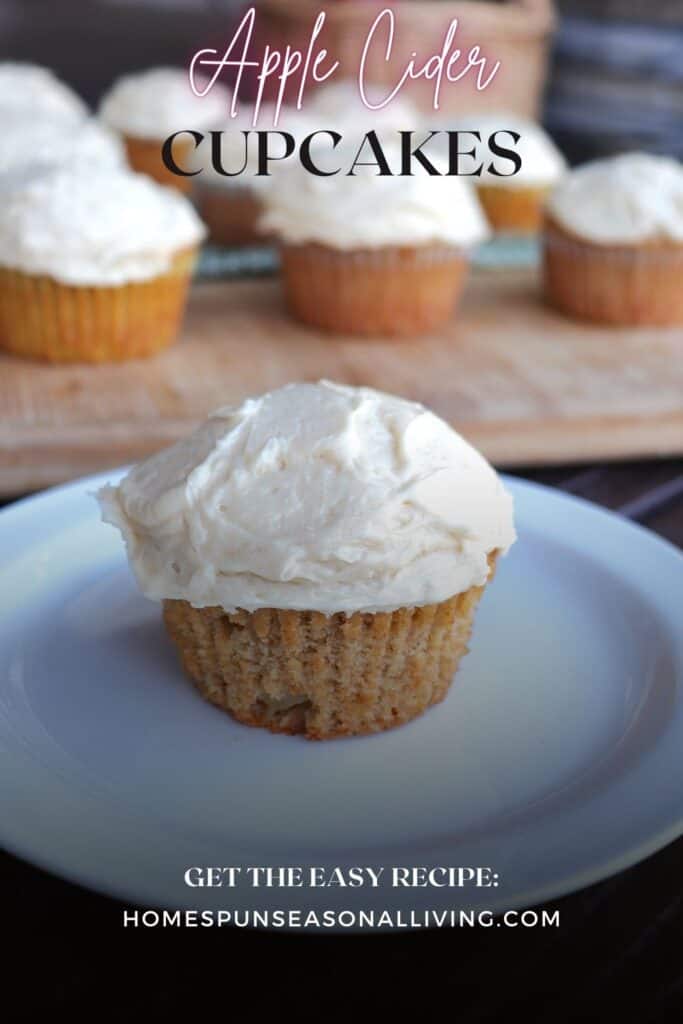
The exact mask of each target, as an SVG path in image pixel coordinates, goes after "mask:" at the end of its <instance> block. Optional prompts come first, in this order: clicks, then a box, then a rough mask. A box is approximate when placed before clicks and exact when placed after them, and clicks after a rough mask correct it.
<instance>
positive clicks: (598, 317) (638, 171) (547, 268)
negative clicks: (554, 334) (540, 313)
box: [543, 153, 683, 325]
mask: <svg viewBox="0 0 683 1024" xmlns="http://www.w3.org/2000/svg"><path fill="white" fill-rule="evenodd" d="M543 271H544V288H545V293H546V296H547V298H548V300H549V301H550V302H551V303H552V304H553V305H554V306H556V307H557V308H558V309H560V310H562V311H563V312H565V313H568V314H569V315H571V316H575V317H580V318H582V319H586V320H592V321H595V322H603V323H611V324H625V325H628V324H661V325H666V324H679V323H683V286H682V282H683V165H681V164H680V163H679V162H678V161H677V160H673V159H669V158H668V157H662V156H650V155H648V154H645V153H625V154H622V155H621V156H616V157H611V158H609V159H605V160H596V161H594V162H593V163H589V164H585V165H584V166H583V167H579V168H577V169H576V170H573V171H572V172H571V174H569V176H568V177H567V178H566V179H565V180H564V181H563V182H562V184H561V185H560V186H558V188H557V189H556V190H555V191H554V192H553V193H552V195H551V197H550V199H549V202H548V210H547V216H546V223H545V237H544V261H543Z"/></svg>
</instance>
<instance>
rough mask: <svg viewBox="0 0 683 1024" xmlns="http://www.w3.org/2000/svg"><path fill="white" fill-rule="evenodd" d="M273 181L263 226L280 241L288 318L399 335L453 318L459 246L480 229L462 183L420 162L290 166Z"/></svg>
mask: <svg viewBox="0 0 683 1024" xmlns="http://www.w3.org/2000/svg"><path fill="white" fill-rule="evenodd" d="M387 152H388V150H387ZM334 158H335V159H336V160H337V162H339V159H340V157H339V154H338V152H337V151H335V154H334ZM277 186H278V187H277V188H276V189H270V190H269V191H268V192H267V193H264V197H263V198H264V203H265V207H266V212H265V215H264V217H263V220H262V222H261V225H262V227H263V229H264V230H267V231H271V232H273V234H274V235H275V237H276V238H277V239H278V240H279V241H280V244H281V256H282V275H283V282H284V289H285V297H286V301H287V305H288V307H289V310H290V312H291V313H292V315H293V316H294V317H296V318H297V319H299V320H301V321H302V322H303V323H306V324H310V325H311V326H313V327H318V328H322V329H323V330H327V331H335V332H339V333H348V334H362V335H385V336H398V335H415V334H421V333H424V332H427V331H432V330H435V329H437V328H438V327H440V326H441V325H442V324H444V323H445V322H446V321H447V320H448V319H449V318H450V317H451V316H452V314H453V310H454V308H455V305H456V302H457V300H458V297H459V295H460V292H461V289H462V286H463V283H464V279H465V273H466V270H467V262H468V257H467V251H468V249H469V247H470V246H472V245H474V244H476V243H478V242H480V241H482V240H483V239H484V238H486V236H487V230H488V229H487V226H486V220H485V218H484V215H483V213H482V211H481V209H480V207H479V203H478V202H477V198H476V195H475V194H474V191H473V190H472V189H471V188H470V186H469V185H468V184H466V183H465V182H463V181H462V180H461V179H458V178H456V177H447V176H437V177H430V176H429V175H427V174H426V173H420V171H419V169H416V172H415V173H414V174H413V175H412V176H410V177H401V176H399V175H391V176H386V177H383V176H380V175H378V173H377V168H376V167H374V166H359V167H358V168H357V169H356V172H355V174H354V175H353V176H348V175H347V174H346V173H344V172H342V173H340V174H338V175H335V176H333V177H316V176H315V175H312V174H308V173H306V172H305V171H304V170H302V169H301V168H300V167H298V166H293V167H292V168H291V169H290V170H288V171H287V172H285V171H283V172H282V173H281V174H280V175H279V176H278V182H277Z"/></svg>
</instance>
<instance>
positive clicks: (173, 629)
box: [99, 382, 515, 739]
mask: <svg viewBox="0 0 683 1024" xmlns="http://www.w3.org/2000/svg"><path fill="white" fill-rule="evenodd" d="M99 498H100V502H101V505H102V508H103V517H104V519H105V520H106V521H107V522H110V523H112V524H114V525H115V526H117V527H118V528H119V529H120V530H121V532H122V534H123V536H124V538H125V541H126V547H127V550H128V556H129V559H130V561H131V564H132V567H133V569H134V571H135V574H136V577H137V580H138V583H139V585H140V587H141V589H142V591H143V592H144V594H145V595H146V596H147V597H150V598H152V599H155V600H161V601H163V606H164V609H163V615H164V621H165V624H166V627H167V629H168V631H169V633H170V635H171V637H172V639H173V641H174V642H175V644H176V646H177V648H178V651H179V654H180V658H181V660H182V663H183V665H184V667H185V669H186V671H187V672H188V674H189V675H190V676H191V677H192V679H193V680H194V682H195V684H196V685H197V687H198V689H199V690H200V692H201V693H202V694H203V695H204V697H206V698H207V699H208V700H210V701H212V702H213V703H214V704H216V705H218V706H219V707H220V708H222V709H224V710H225V711H228V712H230V714H231V715H233V716H234V717H235V718H236V719H238V720H239V721H240V722H244V723H245V724H247V725H254V726H263V727H265V728H268V729H271V730H272V731H274V732H288V733H303V734H305V735H306V736H307V737H308V738H311V739H327V738H331V737H335V736H349V735H358V734H362V733H374V732H379V731H381V730H383V729H389V728H392V727H394V726H397V725H401V724H402V723H404V722H407V721H409V720H410V719H412V718H415V717H416V716H417V715H420V714H421V713H422V712H423V711H425V710H426V709H427V708H428V707H429V706H430V705H432V704H435V703H437V702H438V701H441V700H442V699H443V698H444V697H445V696H446V693H447V691H448V688H449V686H450V684H451V681H452V678H453V673H454V672H455V670H456V668H457V666H458V663H459V661H460V659H461V657H462V656H463V655H464V654H465V653H466V650H467V641H468V638H469V634H470V630H471V627H472V620H473V615H474V611H475V608H476V605H477V602H478V601H479V598H480V597H481V594H482V591H483V588H484V587H485V585H486V583H487V581H488V580H489V579H490V578H491V576H492V575H493V570H494V566H495V563H496V559H497V557H498V556H499V554H500V553H501V552H505V551H506V550H507V548H508V547H509V546H510V545H511V544H512V543H513V541H514V539H515V532H514V527H513V517H512V500H511V498H510V496H509V495H508V494H507V493H506V491H505V490H504V488H503V486H502V484H501V482H500V480H499V479H498V477H497V476H496V474H495V472H494V471H493V469H492V468H491V467H490V466H489V465H488V463H487V462H486V461H485V460H484V458H483V457H482V456H481V455H479V454H478V452H476V451H475V450H474V449H473V448H471V447H470V445H468V444H467V443H466V442H465V441H464V440H463V439H462V438H461V437H459V435H458V434H456V433H455V432H454V431H453V430H452V429H451V428H450V427H449V426H448V425H447V424H446V423H444V422H443V420H440V419H439V418H438V417H437V416H435V415H434V414H433V413H431V412H429V411H428V410H426V409H425V408H423V407H422V406H421V405H417V404H416V403H413V402H408V401H406V400H404V399H401V398H394V397H392V396H390V395H385V394H381V393H379V392H377V391H371V390H370V389H367V388H349V387H342V386H340V385H335V384H330V383H326V382H321V383H319V384H292V385H289V386H288V387H285V388H281V389H279V390H278V391H274V392H271V393H270V394H266V395H264V396H263V397H261V398H256V399H253V398H252V399H248V400H247V401H246V402H244V403H243V404H242V405H241V406H239V407H236V408H225V409H221V410H219V411H218V412H217V413H215V414H214V415H213V416H212V417H210V419H209V420H208V421H207V422H206V423H205V424H204V425H203V426H202V427H200V428H199V430H197V431H196V432H195V433H194V434H193V435H191V436H190V437H189V438H187V439H186V440H184V441H181V442H179V443H178V444H176V445H174V446H173V447H171V448H169V449H167V450H165V451H163V452H160V453H158V454H157V455H154V456H152V457H151V458H150V459H147V460H146V461H145V462H143V463H141V464H140V465H139V466H137V467H136V468H134V469H133V470H132V471H131V472H130V473H129V474H128V476H127V477H126V478H125V479H124V480H123V481H122V482H121V483H120V484H119V485H118V487H107V488H104V490H103V491H101V492H100V495H99Z"/></svg>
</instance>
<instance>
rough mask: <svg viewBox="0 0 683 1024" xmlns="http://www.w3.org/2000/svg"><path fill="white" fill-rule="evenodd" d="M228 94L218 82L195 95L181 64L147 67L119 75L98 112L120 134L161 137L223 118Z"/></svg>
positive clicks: (200, 127)
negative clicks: (177, 66) (165, 66)
mask: <svg viewBox="0 0 683 1024" xmlns="http://www.w3.org/2000/svg"><path fill="white" fill-rule="evenodd" d="M230 96H231V94H230V90H229V89H227V88H226V87H225V86H224V85H221V83H220V82H216V83H215V84H214V85H213V86H212V88H211V90H210V91H209V92H208V93H207V94H206V95H205V96H196V95H195V93H194V92H193V91H192V89H191V87H190V80H189V76H188V73H187V72H186V71H184V70H183V69H182V68H151V69H150V70H149V71H141V72H136V73H134V74H130V75H124V76H123V77H122V78H119V79H118V81H116V82H115V83H114V85H113V86H112V87H111V89H110V90H109V92H108V93H107V94H106V95H105V97H104V98H103V100H102V102H101V104H100V110H99V115H100V117H101V118H102V120H103V121H104V122H105V123H106V124H108V125H109V126H110V127H112V128H114V129H115V130H116V131H119V132H122V133H123V134H124V135H131V136H133V137H136V138H142V139H163V138H165V136H167V135H170V134H171V133H172V132H177V131H182V130H183V129H186V128H193V129H195V130H196V131H201V130H202V129H203V128H208V127H211V126H212V125H214V124H216V123H220V122H221V121H224V120H225V119H226V117H227V115H228V112H229V106H230Z"/></svg>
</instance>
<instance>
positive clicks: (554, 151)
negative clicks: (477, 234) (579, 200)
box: [454, 113, 567, 235]
mask: <svg viewBox="0 0 683 1024" xmlns="http://www.w3.org/2000/svg"><path fill="white" fill-rule="evenodd" d="M454 128H456V129H458V130H467V131H478V132H479V133H480V136H481V144H476V142H475V140H474V139H473V138H471V137H469V136H465V137H464V138H465V140H466V142H463V144H462V145H461V147H460V148H461V149H462V150H463V151H464V150H467V149H471V148H473V147H474V146H475V145H476V146H477V150H478V151H479V152H480V153H483V154H484V155H485V159H484V170H483V171H482V174H481V176H480V177H477V178H472V181H473V183H474V184H475V186H476V189H477V195H478V196H479V200H480V202H481V204H482V206H483V208H484V212H485V213H486V216H487V218H488V220H489V223H490V225H491V227H492V228H493V230H494V231H495V232H500V233H503V234H518V235H519V234H521V235H529V234H536V233H537V232H538V231H540V228H541V225H542V222H543V207H544V204H545V200H546V198H547V196H548V194H549V193H550V191H551V190H552V188H553V187H554V186H555V185H556V184H557V183H558V182H559V181H560V180H561V178H562V176H563V175H564V174H565V172H566V169H567V163H566V161H565V159H564V157H563V156H562V154H561V153H560V151H559V149H558V148H557V146H556V145H555V143H554V142H553V141H552V139H551V138H550V136H549V135H548V134H547V133H546V132H545V131H544V130H543V129H542V128H541V126H540V125H539V124H537V123H536V122H535V121H530V120H528V119H526V118H521V117H518V116H516V115H511V114H504V113H501V114H485V115H481V116H474V115H473V116H471V117H468V118H465V119H462V120H460V121H458V122H457V123H456V124H455V125H454ZM504 129H505V130H509V131H514V132H517V133H518V134H519V136H520V138H519V141H518V142H517V143H516V144H515V143H514V140H512V139H511V138H510V136H509V135H506V134H502V135H500V136H499V137H498V140H497V141H498V143H499V144H500V145H504V146H506V147H509V148H511V149H512V148H514V149H515V150H516V152H517V153H518V154H519V155H520V157H521V159H522V166H521V167H520V169H519V171H518V172H517V173H516V174H514V175H507V176H506V177H499V176H498V175H495V174H492V173H491V172H490V171H489V170H488V165H489V164H490V163H491V162H492V158H491V157H489V155H488V146H487V142H488V139H489V136H490V135H492V134H493V133H494V132H498V131H503V130H504ZM470 139H471V143H472V144H471V145H469V141H470ZM495 166H496V168H497V169H498V170H501V171H505V172H508V171H510V170H512V165H511V163H510V161H509V160H506V159H503V158H502V157H496V158H495Z"/></svg>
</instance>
